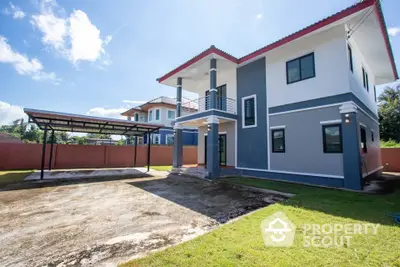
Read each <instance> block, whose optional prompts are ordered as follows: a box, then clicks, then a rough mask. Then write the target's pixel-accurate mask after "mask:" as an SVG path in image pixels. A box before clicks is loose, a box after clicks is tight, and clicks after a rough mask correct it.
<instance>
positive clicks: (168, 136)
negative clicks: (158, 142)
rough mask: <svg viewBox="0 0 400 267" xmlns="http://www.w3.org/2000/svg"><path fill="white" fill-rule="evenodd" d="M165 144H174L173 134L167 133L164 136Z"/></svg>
mask: <svg viewBox="0 0 400 267" xmlns="http://www.w3.org/2000/svg"><path fill="white" fill-rule="evenodd" d="M166 139H167V140H166V144H167V145H173V144H174V135H172V134H168V135H167V138H166Z"/></svg>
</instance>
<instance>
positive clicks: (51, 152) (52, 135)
mask: <svg viewBox="0 0 400 267" xmlns="http://www.w3.org/2000/svg"><path fill="white" fill-rule="evenodd" d="M53 144H54V130H52V131H51V145H50V159H49V171H51V163H52V161H53Z"/></svg>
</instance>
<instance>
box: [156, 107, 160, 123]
mask: <svg viewBox="0 0 400 267" xmlns="http://www.w3.org/2000/svg"><path fill="white" fill-rule="evenodd" d="M159 120H160V110H159V109H156V121H159Z"/></svg>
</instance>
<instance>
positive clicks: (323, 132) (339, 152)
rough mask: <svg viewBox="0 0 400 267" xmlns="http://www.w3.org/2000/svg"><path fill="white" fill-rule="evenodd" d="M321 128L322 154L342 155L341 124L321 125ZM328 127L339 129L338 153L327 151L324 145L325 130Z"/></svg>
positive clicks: (325, 144)
mask: <svg viewBox="0 0 400 267" xmlns="http://www.w3.org/2000/svg"><path fill="white" fill-rule="evenodd" d="M321 126H322V148H323V149H322V150H323V152H324V154H343V135H342V124H341V123H332V124H323V125H321ZM329 127H339V136H340V151H327V143H326V134H325V129H326V128H329Z"/></svg>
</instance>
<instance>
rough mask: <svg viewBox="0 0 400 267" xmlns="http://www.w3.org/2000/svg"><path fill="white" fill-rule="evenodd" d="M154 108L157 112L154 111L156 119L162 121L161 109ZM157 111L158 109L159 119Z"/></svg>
mask: <svg viewBox="0 0 400 267" xmlns="http://www.w3.org/2000/svg"><path fill="white" fill-rule="evenodd" d="M154 110H155V112H154V121H160V120H161V109H159V108H156V109H154ZM157 111H158V119H157Z"/></svg>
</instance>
